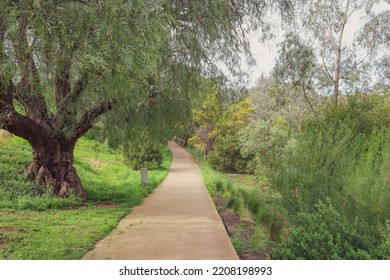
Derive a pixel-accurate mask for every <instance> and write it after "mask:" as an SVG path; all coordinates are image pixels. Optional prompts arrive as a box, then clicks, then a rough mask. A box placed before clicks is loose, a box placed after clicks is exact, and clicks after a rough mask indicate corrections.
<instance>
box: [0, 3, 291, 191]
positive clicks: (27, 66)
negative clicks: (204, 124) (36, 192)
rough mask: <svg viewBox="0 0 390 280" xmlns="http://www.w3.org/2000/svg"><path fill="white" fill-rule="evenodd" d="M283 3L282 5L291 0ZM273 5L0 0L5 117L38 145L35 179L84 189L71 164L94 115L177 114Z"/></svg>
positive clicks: (0, 117)
mask: <svg viewBox="0 0 390 280" xmlns="http://www.w3.org/2000/svg"><path fill="white" fill-rule="evenodd" d="M277 5H278V6H279V7H282V8H283V9H284V10H285V8H286V7H288V5H289V1H285V0H283V1H278V2H277ZM273 7H276V4H275V3H269V2H268V1H263V0H245V1H225V0H218V1H207V2H205V1H176V0H148V1H141V0H134V1H120V0H107V1H89V0H73V1H71V0H69V1H62V0H49V1H41V0H27V1H22V0H21V1H11V0H5V1H1V3H0V39H1V44H0V94H1V95H0V124H1V125H2V127H3V128H4V129H6V130H8V131H9V132H11V133H13V134H16V135H18V136H20V137H22V138H25V139H26V140H28V141H29V143H30V144H31V146H32V148H33V154H34V159H33V163H32V164H31V165H30V167H29V172H28V174H29V175H28V176H29V177H30V178H32V179H33V178H37V180H38V181H39V182H41V183H44V184H48V185H52V186H53V187H54V193H55V194H66V193H68V191H67V190H68V189H76V192H77V193H79V194H80V195H81V196H86V194H85V193H84V192H83V191H82V188H81V183H80V180H79V178H78V176H77V174H76V171H75V170H74V169H72V168H70V167H71V166H72V163H73V150H74V147H75V143H76V141H77V139H79V138H80V137H81V136H83V135H84V134H85V133H86V132H87V131H88V130H89V129H91V128H92V126H93V124H94V122H95V121H96V119H97V118H99V117H100V116H101V115H104V114H106V113H107V112H109V111H111V110H112V109H113V108H115V109H116V110H115V112H116V113H115V116H114V117H113V121H116V122H118V123H121V124H123V123H124V124H126V126H128V127H131V126H132V124H133V123H136V119H139V118H140V117H141V116H144V118H143V119H146V120H148V119H150V116H154V118H153V119H154V120H162V119H163V120H165V121H166V122H167V123H169V120H173V121H177V120H180V118H178V117H177V114H178V113H180V112H181V110H182V112H183V111H184V112H186V110H187V108H188V106H186V105H188V104H189V102H190V99H191V96H192V95H193V94H194V93H195V92H196V90H195V89H196V88H197V85H198V84H199V83H198V82H199V81H200V80H201V77H206V76H210V75H212V74H215V73H218V71H217V67H216V65H217V62H218V61H223V62H224V63H225V65H227V66H228V68H229V69H230V70H236V69H237V65H238V63H237V62H238V60H239V54H240V52H244V53H245V52H247V51H248V42H247V40H246V38H245V34H246V31H247V29H248V28H253V27H258V26H260V27H266V26H267V25H266V24H265V22H264V20H263V18H264V17H263V15H264V14H265V12H266V11H267V9H269V8H273ZM283 9H282V10H283ZM244 21H245V22H249V24H244ZM182 115H183V114H182ZM161 116H163V118H161ZM159 124H161V121H160V122H157V125H156V126H155V127H159ZM111 125H115V123H111ZM160 127H161V126H160ZM163 127H164V126H163ZM164 128H165V131H167V129H166V126H165V127H164ZM75 186H78V187H75Z"/></svg>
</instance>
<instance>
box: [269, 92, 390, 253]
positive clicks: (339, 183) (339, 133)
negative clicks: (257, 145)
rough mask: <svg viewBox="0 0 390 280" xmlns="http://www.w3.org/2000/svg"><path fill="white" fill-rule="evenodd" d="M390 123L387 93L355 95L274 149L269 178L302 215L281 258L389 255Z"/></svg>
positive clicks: (287, 203)
mask: <svg viewBox="0 0 390 280" xmlns="http://www.w3.org/2000/svg"><path fill="white" fill-rule="evenodd" d="M389 128H390V102H389V100H388V97H383V96H378V95H368V96H364V97H358V96H353V97H350V98H348V99H347V101H346V102H345V103H344V104H340V105H339V106H338V107H337V108H334V107H329V108H324V109H323V110H322V112H321V115H320V116H319V117H318V118H316V119H313V120H309V121H307V122H306V123H304V125H303V127H302V130H301V131H300V132H297V133H295V134H293V135H292V137H290V139H289V140H288V142H287V143H286V145H285V146H284V147H283V150H282V153H280V149H279V150H278V152H277V153H275V162H274V163H273V164H271V165H269V167H270V168H269V170H268V176H269V177H270V179H271V181H272V183H273V184H274V185H275V186H277V187H278V188H279V190H280V192H281V193H282V195H283V198H284V206H285V207H287V209H288V210H289V211H290V213H292V214H293V215H296V217H297V218H296V221H294V222H295V225H296V227H295V228H293V230H292V232H291V234H290V237H289V238H288V239H287V240H286V242H285V243H284V245H283V246H282V247H280V248H279V249H278V251H275V255H274V257H275V258H293V259H295V258H310V259H360V258H363V259H371V258H373V259H390V254H389V247H388V246H389V244H388V241H387V240H388V233H387V231H388V228H387V223H388V221H389V220H390V181H389V179H390V177H389V176H390V175H389V170H390V132H389ZM325 200H327V203H326V204H324V203H322V202H321V201H325Z"/></svg>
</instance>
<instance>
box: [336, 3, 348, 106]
mask: <svg viewBox="0 0 390 280" xmlns="http://www.w3.org/2000/svg"><path fill="white" fill-rule="evenodd" d="M349 4H350V0H348V1H347V3H346V5H345V11H344V20H343V24H342V27H341V31H340V35H339V39H338V44H337V51H336V63H335V73H334V79H333V101H334V104H335V105H336V106H337V104H338V98H339V95H340V90H339V86H340V71H341V52H342V46H343V37H344V30H345V25H346V24H347V21H348V11H349Z"/></svg>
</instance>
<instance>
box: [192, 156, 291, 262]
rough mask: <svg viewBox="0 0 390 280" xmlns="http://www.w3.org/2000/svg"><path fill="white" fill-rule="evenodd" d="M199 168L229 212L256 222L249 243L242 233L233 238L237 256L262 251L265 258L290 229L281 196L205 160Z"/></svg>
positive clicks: (247, 177)
mask: <svg viewBox="0 0 390 280" xmlns="http://www.w3.org/2000/svg"><path fill="white" fill-rule="evenodd" d="M197 164H198V166H199V169H200V170H201V172H202V176H203V179H204V183H205V185H206V188H207V189H208V191H209V193H210V195H215V194H218V195H220V196H222V197H224V198H225V199H226V200H227V207H228V209H229V210H230V211H233V212H235V213H239V214H240V217H241V218H242V219H245V218H248V217H249V218H251V219H254V220H255V221H256V225H255V228H254V234H253V236H251V237H250V238H249V239H243V238H241V236H240V234H239V232H238V233H237V234H235V235H234V236H233V237H231V241H232V244H233V246H234V248H235V249H236V251H237V253H238V254H242V253H251V252H259V251H262V252H264V254H265V255H266V254H267V251H269V246H270V244H272V242H279V241H280V240H281V237H282V236H284V234H285V233H286V232H287V231H288V227H289V221H288V217H287V214H286V211H285V210H284V209H283V207H282V206H281V199H282V197H281V195H280V193H279V192H277V191H276V190H275V189H274V188H273V187H272V186H271V185H269V184H268V183H267V182H266V180H262V181H261V182H259V181H257V180H256V177H255V176H252V175H243V174H226V173H222V172H219V171H215V170H213V169H212V168H211V167H210V165H209V164H208V163H207V162H204V161H203V160H198V161H197Z"/></svg>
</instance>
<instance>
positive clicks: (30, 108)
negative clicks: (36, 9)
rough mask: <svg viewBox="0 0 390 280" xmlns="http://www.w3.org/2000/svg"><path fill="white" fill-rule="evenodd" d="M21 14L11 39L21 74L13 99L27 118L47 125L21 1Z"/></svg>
mask: <svg viewBox="0 0 390 280" xmlns="http://www.w3.org/2000/svg"><path fill="white" fill-rule="evenodd" d="M20 5H21V6H22V7H21V9H22V12H21V15H20V17H19V30H18V35H17V37H16V38H11V41H12V45H13V48H14V51H15V54H16V60H17V63H18V67H19V69H20V72H21V83H20V87H18V90H17V91H16V94H15V99H16V100H17V101H19V102H20V103H21V104H22V105H23V107H24V109H25V111H26V113H27V115H28V116H29V118H31V119H32V120H34V121H35V122H37V123H38V124H41V125H47V124H48V123H49V115H48V110H47V106H46V102H45V98H44V96H43V95H42V92H41V89H40V78H39V73H38V69H37V67H36V64H35V61H34V57H33V51H32V50H31V49H30V47H29V43H28V39H27V32H28V31H27V29H28V19H27V15H26V14H27V12H28V11H27V10H26V7H25V6H24V5H25V3H23V2H22V1H21V3H20Z"/></svg>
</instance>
